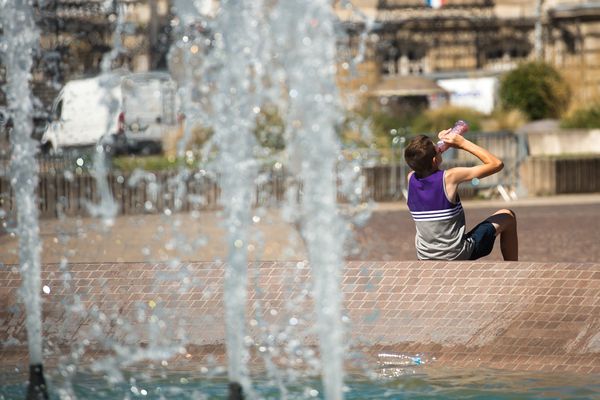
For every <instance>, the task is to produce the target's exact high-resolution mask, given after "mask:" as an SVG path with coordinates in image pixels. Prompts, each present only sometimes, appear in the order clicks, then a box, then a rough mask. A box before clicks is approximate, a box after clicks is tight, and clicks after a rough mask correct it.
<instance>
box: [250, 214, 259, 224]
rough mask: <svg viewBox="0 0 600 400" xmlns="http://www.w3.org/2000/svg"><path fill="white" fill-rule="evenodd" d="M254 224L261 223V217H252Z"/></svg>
mask: <svg viewBox="0 0 600 400" xmlns="http://www.w3.org/2000/svg"><path fill="white" fill-rule="evenodd" d="M252 222H254V223H255V224H258V223H259V222H260V217H259V216H258V215H255V216H254V217H252Z"/></svg>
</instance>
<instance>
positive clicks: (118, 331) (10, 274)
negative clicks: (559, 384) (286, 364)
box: [0, 262, 600, 373]
mask: <svg viewBox="0 0 600 400" xmlns="http://www.w3.org/2000/svg"><path fill="white" fill-rule="evenodd" d="M249 272H250V273H249V277H250V282H251V285H250V289H249V293H248V299H249V300H248V305H249V313H248V315H249V316H250V317H249V320H254V321H250V323H249V324H248V326H249V335H250V336H251V337H252V338H253V340H254V342H255V343H261V341H263V340H264V339H265V338H264V335H265V332H264V330H261V327H262V326H264V324H263V323H265V324H268V325H269V326H271V328H272V329H271V330H272V331H273V332H281V331H282V330H283V329H284V328H285V329H287V330H289V331H290V332H291V335H292V336H294V337H295V338H296V339H298V340H300V341H301V342H302V343H304V344H305V345H307V346H314V345H315V343H316V338H315V336H314V332H312V331H311V330H310V329H309V328H310V326H312V323H313V322H312V321H313V310H312V307H313V302H312V299H311V296H310V295H309V290H308V289H309V287H310V266H309V265H308V264H306V263H304V262H298V263H297V262H261V263H253V264H250V266H249ZM69 273H70V276H71V277H70V279H69V280H64V277H63V274H64V271H61V270H60V268H59V266H58V265H45V266H43V276H42V282H43V283H42V284H43V285H47V286H49V287H50V294H47V295H46V294H44V295H43V297H44V306H43V318H44V326H43V329H44V335H45V337H46V338H47V339H49V342H51V343H52V346H53V347H52V348H48V350H49V351H50V354H51V355H50V357H54V356H56V357H58V356H60V355H61V354H64V353H63V351H66V350H64V349H65V348H68V347H69V346H71V345H73V344H76V343H81V341H82V340H83V339H88V340H91V344H90V345H89V346H88V350H89V351H90V352H93V351H105V350H106V347H105V343H104V342H103V341H104V339H105V338H106V337H110V338H111V340H116V341H119V342H122V343H124V342H127V341H129V340H130V339H129V336H130V334H131V333H132V332H134V333H135V334H136V335H137V337H138V339H137V340H139V341H140V342H141V343H144V344H146V343H151V344H152V343H159V344H164V343H167V344H168V343H171V344H172V343H174V342H175V343H182V344H185V346H186V348H188V349H189V350H188V351H189V353H188V354H190V357H189V358H193V359H194V360H204V359H205V358H206V357H205V356H207V354H208V355H210V356H211V358H212V359H221V357H216V358H215V354H216V353H219V351H220V352H221V353H222V351H223V346H222V344H223V338H224V334H225V332H224V318H223V293H222V287H223V285H222V283H223V264H220V263H206V262H203V263H186V264H183V265H180V266H179V267H178V268H175V269H172V268H170V267H169V266H167V265H163V264H143V263H127V264H73V265H70V266H69ZM19 286H20V277H19V273H18V272H17V270H16V268H12V267H11V266H4V267H3V268H2V269H0V322H1V323H2V329H0V343H3V347H2V349H1V350H0V358H1V359H2V360H5V361H10V360H18V359H20V358H21V357H18V355H17V354H18V353H19V352H20V351H23V352H24V348H23V350H21V348H22V345H19V344H22V343H25V340H26V339H25V338H26V333H25V327H24V316H23V311H22V309H23V307H22V305H18V303H17V297H16V296H17V290H18V288H19ZM342 290H343V293H344V308H345V314H346V315H347V316H348V317H349V321H350V322H349V324H348V329H347V334H348V339H349V341H350V344H351V346H352V347H353V349H357V350H358V351H360V352H362V353H364V354H365V355H368V356H369V358H370V359H371V360H372V361H373V362H377V360H378V356H379V354H381V353H387V354H389V353H391V354H408V355H411V354H420V355H422V356H423V357H426V358H427V359H430V360H433V359H435V360H437V361H436V362H437V363H439V364H441V365H445V366H457V367H490V368H500V369H510V370H539V371H547V370H553V371H572V372H579V373H600V264H546V263H530V262H518V263H481V262H349V263H347V264H346V267H345V269H344V275H343V278H342ZM73 294H77V296H78V297H79V300H80V303H79V305H80V306H81V307H80V308H79V309H82V310H87V311H86V312H78V311H77V308H75V309H74V308H65V304H66V305H69V304H72V303H73V298H74V297H73ZM94 308H96V311H95V313H96V315H99V314H100V313H101V314H103V315H104V317H102V318H100V319H99V318H98V317H97V316H96V317H92V316H91V315H90V314H91V312H90V311H91V310H92V309H94ZM291 318H294V323H293V324H290V319H291ZM257 321H258V322H257ZM256 322H257V323H256ZM94 324H96V325H97V326H96V327H97V328H99V329H100V331H101V332H102V335H100V336H99V335H97V334H93V333H92V332H93V330H92V328H93V326H94ZM151 331H153V332H154V335H155V336H152V335H153V333H151ZM156 335H158V336H156ZM157 337H158V339H157ZM207 346H208V347H207ZM47 347H48V346H47ZM207 348H209V349H210V351H209V352H208V353H207V352H206V351H205V350H206V349H207ZM215 349H217V350H215ZM219 349H220V350H219ZM205 353H206V354H205ZM23 358H26V355H25V356H24V357H23ZM199 362H202V361H199Z"/></svg>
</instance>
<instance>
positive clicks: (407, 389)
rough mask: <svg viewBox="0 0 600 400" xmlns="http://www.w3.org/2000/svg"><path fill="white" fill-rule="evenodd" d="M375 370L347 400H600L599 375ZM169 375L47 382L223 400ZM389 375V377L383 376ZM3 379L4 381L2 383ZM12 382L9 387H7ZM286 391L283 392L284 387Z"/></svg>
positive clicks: (220, 388)
mask: <svg viewBox="0 0 600 400" xmlns="http://www.w3.org/2000/svg"><path fill="white" fill-rule="evenodd" d="M392 372H395V373H390V371H389V370H388V371H385V372H383V371H378V372H377V373H376V374H374V376H373V377H371V378H366V377H365V376H356V375H355V376H351V377H349V378H348V379H347V381H346V387H345V392H346V393H345V398H346V399H356V400H358V399H498V400H500V399H502V400H504V399H582V400H583V399H585V400H588V399H600V376H597V375H571V374H564V373H561V374H555V373H533V372H525V373H524V372H505V371H497V370H484V369H480V370H471V371H466V370H452V369H440V368H435V369H432V368H418V369H402V370H399V371H392ZM201 375H202V374H200V373H198V374H196V373H191V372H185V373H169V374H168V375H163V376H148V375H147V374H144V373H131V374H129V376H128V377H127V378H126V382H121V383H119V384H109V383H108V382H107V381H106V380H105V379H103V377H102V376H97V375H93V374H88V373H79V374H77V375H76V376H75V377H74V379H72V380H71V381H70V382H71V389H72V390H71V391H70V392H68V391H66V388H67V387H68V385H67V382H66V381H64V380H62V379H61V378H60V377H57V376H52V375H50V376H49V377H47V379H48V381H49V383H50V387H51V393H50V398H51V399H67V398H69V399H71V398H73V397H70V396H67V394H66V393H71V394H74V396H75V398H77V399H90V400H93V399H135V398H144V399H182V400H183V399H194V400H198V399H201V400H205V399H206V400H208V399H225V398H227V382H226V380H225V378H224V376H222V375H221V376H210V377H207V376H201ZM386 375H387V376H386ZM3 376H4V378H5V379H2V377H3ZM3 376H2V375H0V381H2V382H3V383H2V384H1V385H0V400H8V399H24V397H25V395H24V394H25V390H26V382H25V381H24V378H23V377H22V376H21V375H19V374H16V373H12V374H6V373H4V374H3ZM6 382H11V383H6ZM253 384H254V390H255V391H256V398H259V399H322V398H323V396H322V390H321V385H320V383H319V381H318V380H316V379H314V380H307V381H303V382H302V383H289V382H287V383H286V384H285V385H278V384H277V383H276V382H274V381H269V380H265V379H261V378H256V379H254V380H253ZM284 386H285V388H284Z"/></svg>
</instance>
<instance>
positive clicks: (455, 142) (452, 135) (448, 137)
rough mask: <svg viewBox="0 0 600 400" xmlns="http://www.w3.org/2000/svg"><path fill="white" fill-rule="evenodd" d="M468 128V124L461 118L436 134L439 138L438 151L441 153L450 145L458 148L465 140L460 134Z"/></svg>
mask: <svg viewBox="0 0 600 400" xmlns="http://www.w3.org/2000/svg"><path fill="white" fill-rule="evenodd" d="M468 130H469V125H468V124H467V123H466V122H465V121H463V120H458V121H456V124H454V127H453V128H452V129H447V130H445V131H441V132H440V133H439V134H438V138H439V139H440V141H439V142H437V148H438V151H439V152H440V153H443V152H444V151H446V150H448V149H449V148H450V147H458V148H460V147H461V146H462V144H463V143H464V141H465V139H464V138H463V136H462V135H464V134H465V132H467V131H468Z"/></svg>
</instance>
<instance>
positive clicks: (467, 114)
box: [412, 106, 484, 134]
mask: <svg viewBox="0 0 600 400" xmlns="http://www.w3.org/2000/svg"><path fill="white" fill-rule="evenodd" d="M483 118H484V115H483V114H482V113H480V112H479V111H477V110H475V109H473V108H468V107H455V106H446V107H441V108H435V109H431V110H427V111H425V112H423V113H422V114H420V115H418V116H417V118H415V120H414V122H413V124H412V131H413V132H415V133H424V134H437V133H438V132H439V131H441V130H444V129H448V128H452V127H453V126H454V123H455V122H456V121H458V120H459V119H462V120H464V121H466V122H467V123H468V124H469V130H471V131H474V132H476V131H480V130H481V121H482V119H483Z"/></svg>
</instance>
